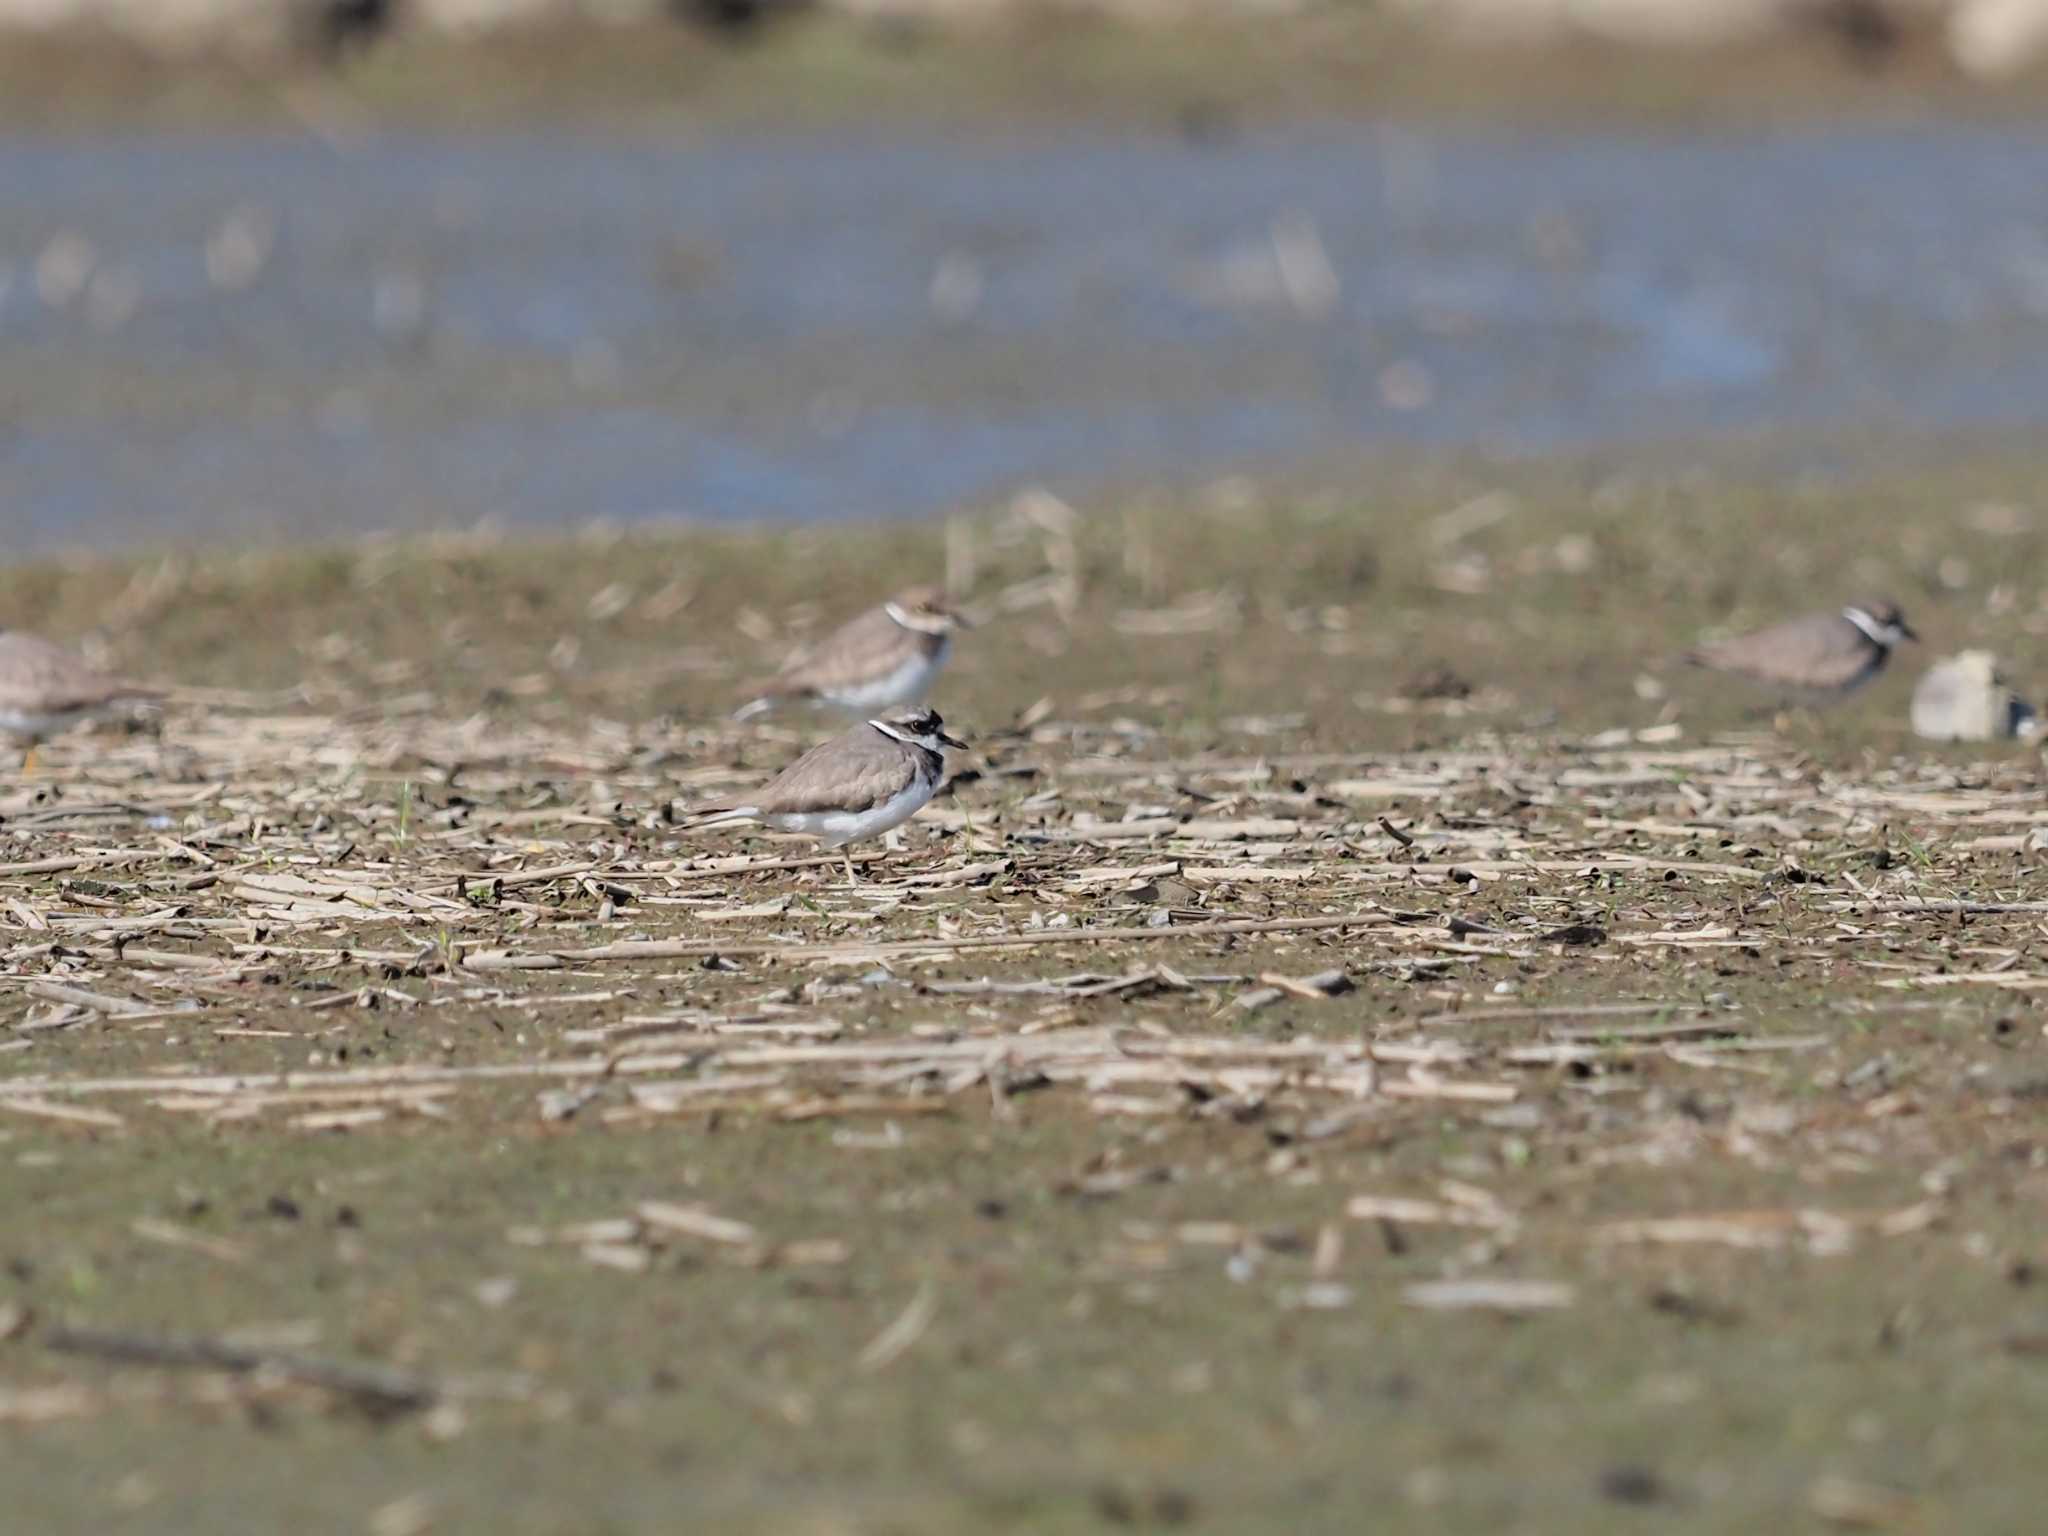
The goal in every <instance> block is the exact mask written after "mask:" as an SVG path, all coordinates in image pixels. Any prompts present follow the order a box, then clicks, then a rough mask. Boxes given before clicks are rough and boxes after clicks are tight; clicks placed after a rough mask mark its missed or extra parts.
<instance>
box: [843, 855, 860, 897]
mask: <svg viewBox="0 0 2048 1536" xmlns="http://www.w3.org/2000/svg"><path fill="white" fill-rule="evenodd" d="M839 857H840V858H842V859H844V860H845V861H846V888H847V889H848V890H849V891H852V890H858V889H859V888H860V882H859V881H858V880H856V879H855V878H854V873H853V855H852V854H850V853H848V852H846V851H845V850H844V849H841V850H840V853H839Z"/></svg>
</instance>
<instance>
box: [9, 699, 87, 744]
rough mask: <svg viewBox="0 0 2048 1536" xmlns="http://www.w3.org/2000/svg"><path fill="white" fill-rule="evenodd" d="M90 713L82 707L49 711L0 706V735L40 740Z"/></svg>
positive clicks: (66, 727) (76, 722) (26, 739)
mask: <svg viewBox="0 0 2048 1536" xmlns="http://www.w3.org/2000/svg"><path fill="white" fill-rule="evenodd" d="M90 713H91V711H90V710H84V709H67V710H59V711H55V712H50V711H43V710H31V709H7V708H4V707H0V736H18V737H20V738H21V739H22V740H24V741H40V740H42V739H43V738H44V737H45V736H54V735H55V734H56V733H57V732H59V731H61V730H66V729H68V728H69V727H71V726H74V725H76V724H78V722H79V721H81V720H83V719H85V718H86V716H87V715H89V714H90Z"/></svg>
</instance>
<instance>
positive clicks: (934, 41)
mask: <svg viewBox="0 0 2048 1536" xmlns="http://www.w3.org/2000/svg"><path fill="white" fill-rule="evenodd" d="M194 3H195V6H196V9H194V8H192V7H179V6H173V7H167V8H165V9H166V12H167V14H168V13H176V14H190V15H198V14H200V13H201V12H203V11H204V10H205V9H206V4H207V0H194ZM1610 3H1619V0H1610ZM2044 3H2048V0H2044ZM0 4H4V0H0ZM36 7H37V8H38V9H39V10H40V11H42V12H45V13H48V14H52V15H55V14H58V13H59V12H60V11H61V8H62V5H61V0H36ZM117 9H118V8H117ZM358 9H359V10H361V11H362V12H363V13H364V14H366V15H368V14H381V13H382V11H383V9H384V8H383V7H381V6H379V5H376V4H368V3H365V4H361V5H359V6H356V7H350V8H348V10H349V12H350V13H353V11H355V10H358ZM1451 9H1452V10H1458V9H1460V8H1458V7H1452V8H1451ZM1480 9H1484V7H1481V8H1480ZM1538 9H1540V7H1538ZM1595 9H1596V10H1598V9H1599V7H1595ZM1815 9H1816V8H1815V7H1806V8H1805V10H1806V11H1813V10H1815ZM1826 9H1827V10H1828V12H1829V16H1833V15H1834V13H1835V12H1836V11H1840V12H1841V14H1842V15H1843V16H1844V17H1848V18H1851V19H1849V20H1832V19H1827V18H1824V17H1823V18H1814V17H1809V19H1808V21H1807V22H1805V23H1803V24H1801V25H1797V26H1786V27H1774V28H1766V29H1756V30H1749V31H1734V32H1731V33H1728V34H1727V35H1724V36H1715V37H1710V38H1707V39H1705V40H1701V41H1697V42H1695V43H1691V44H1688V45H1686V46H1656V45H1644V44H1642V43H1640V42H1639V41H1637V40H1636V39H1635V38H1634V37H1633V36H1632V35H1631V34H1630V33H1628V32H1627V31H1626V30H1621V31H1616V30H1613V29H1600V28H1590V27H1586V26H1571V27H1563V26H1560V27H1555V28H1548V29H1536V30H1528V29H1523V30H1517V29H1514V28H1507V29H1496V30H1487V29H1484V28H1482V29H1479V30H1477V31H1474V30H1472V29H1470V28H1462V27H1458V26H1448V25H1442V24H1424V23H1422V22H1420V21H1418V20H1417V19H1415V16H1414V15H1413V14H1411V13H1410V12H1409V11H1408V10H1407V9H1406V8H1401V7H1397V8H1395V9H1393V10H1389V9H1384V8H1381V9H1371V10H1359V9H1357V8H1353V7H1345V8H1341V9H1306V10H1294V9H1291V8H1287V9H1283V10H1282V11H1280V12H1278V13H1273V12H1270V11H1268V10H1265V9H1262V8H1252V7H1245V8H1228V7H1218V8H1210V7H1203V8H1199V9H1197V10H1195V11H1193V12H1191V13H1190V14H1189V15H1188V17H1187V19H1185V20H1175V21H1173V22H1172V23H1171V24H1167V23H1164V22H1161V21H1158V20H1157V19H1145V20H1141V19H1133V17H1132V16H1131V15H1128V14H1120V15H1115V16H1100V15H1093V14H1088V13H1084V12H1078V11H1062V12H1058V13H1054V12H1050V11H1047V10H1044V9H1040V8H1037V7H1029V6H1020V7H1009V6H1003V7H1000V8H994V9H989V10H986V11H984V10H979V9H977V10H974V11H973V12H971V13H969V14H968V15H966V17H965V18H964V19H961V18H958V17H955V16H952V15H946V16H944V17H943V18H938V17H937V16H936V13H921V12H914V11H890V12H885V13H881V14H874V15H852V14H847V13H845V12H836V11H835V12H814V11H805V12H802V13H792V14H788V15H784V14H782V13H781V12H780V11H775V10H767V11H764V10H761V9H759V8H757V7H754V6H753V5H752V4H751V0H748V3H745V4H741V5H739V8H738V9H736V10H734V11H732V12H731V13H730V15H731V17H732V18H734V19H729V20H726V21H719V20H716V19H715V18H716V17H718V16H721V15H724V14H725V13H721V12H718V11H716V10H715V9H712V8H710V6H709V0H707V5H706V8H705V9H703V10H699V11H695V12H692V13H691V15H692V16H693V17H694V18H695V19H689V18H684V19H677V18H676V17H673V16H671V17H665V18H663V19H659V20H645V19H642V20H638V21H633V22H630V23H623V24H608V25H597V24H587V23H586V24H572V23H567V22H562V21H559V20H553V21H551V20H549V19H548V12H547V11H546V10H545V9H543V10H540V11H536V12H534V13H533V14H532V15H530V16H529V18H528V20H527V21H526V23H525V24H522V25H518V26H510V25H508V26H503V27H488V28H479V29H476V30H471V31H461V30H450V29H446V28H432V27H425V26H421V25H405V26H400V25H397V24H396V23H393V24H391V25H389V26H381V25H380V26H376V27H372V26H370V25H369V24H367V23H365V24H363V25H362V26H361V27H360V28H359V29H353V30H352V29H350V28H348V27H341V28H339V29H336V28H333V27H328V26H326V25H325V24H322V25H320V26H312V25H311V24H309V23H308V22H307V21H306V19H305V18H306V14H307V13H306V12H305V10H304V8H300V9H298V10H295V11H294V10H292V9H291V8H289V7H285V8H280V7H277V6H268V7H266V11H267V13H270V14H272V16H273V19H276V18H280V17H287V13H288V12H289V17H295V18H296V20H294V21H293V24H292V26H291V27H290V29H288V31H287V32H286V33H285V34H283V37H282V40H281V39H280V36H279V35H278V34H277V32H276V30H275V29H274V28H270V27H265V26H259V25H256V24H255V23H253V22H252V23H251V26H250V29H249V30H248V31H247V32H246V33H237V32H234V31H232V30H229V31H222V32H209V31H205V30H195V31H194V32H193V33H191V35H190V36H189V37H181V36H176V35H173V34H168V33H156V34H144V35H138V34H136V33H134V32H131V31H127V30H123V29H122V28H120V27H116V26H111V25H108V24H106V23H105V21H104V20H102V21H101V22H100V23H98V24H92V25H86V24H80V25H75V26H67V25H53V26H48V27H43V28H34V29H26V28H10V27H9V26H8V25H7V21H6V15H5V12H4V10H0V39H4V46H0V123H4V124H6V125H7V126H9V127H12V128H16V129H32V130H39V131H80V130H86V131H92V130H105V129H109V128H118V127H122V126H147V127H153V128H155V127H162V128H180V127H183V128H191V129H201V130H203V129H208V128H221V127H238V128H248V127H258V126H271V127H277V128H283V129H288V130H289V129H294V128H296V129H300V130H305V131H310V132H312V133H314V134H315V135H317V136H319V137H322V138H327V139H333V140H335V141H337V142H346V141H348V140H350V139H352V138H357V137H363V136H369V135H372V134H374V133H376V132H378V131H381V130H384V129H387V128H417V129H430V130H437V131H462V130H481V131H489V130H502V129H506V128H514V127H542V126H547V125H550V124H562V123H570V124H577V125H587V126H589V127H592V128H597V129H607V130H629V131H630V130H643V131H654V132H663V131H673V130H678V129H683V130H687V129H691V128H697V127H710V128H801V127H805V126H813V125H832V124H845V123H853V122H859V123H864V124H877V125H882V126H887V125H891V124H898V125H905V126H910V127H916V126H920V125H927V124H933V123H941V124H945V125H947V126H968V127H971V126H974V125H989V126H995V127H1010V126H1016V125H1018V124H1020V123H1022V124H1027V125H1102V126H1115V125H1120V124H1129V125H1138V126H1152V127H1166V128H1169V129H1172V130H1175V131H1181V132H1185V133H1188V134H1191V135H1197V136H1199V135H1205V134H1216V133H1227V132H1229V131H1231V130H1232V129H1233V128H1235V127H1238V126H1248V127H1249V126H1257V125H1260V124H1266V123H1275V122H1282V123H1284V122H1300V121H1305V120H1307V121H1312V120H1318V119H1345V118H1351V119H1355V118H1361V117H1367V118H1374V119H1392V120H1408V121H1419V122H1431V123H1450V124H1455V123H1475V124H1481V125H1484V124H1489V123H1495V122H1517V121H1526V120H1535V121H1544V122H1558V123H1567V124H1580V125H1583V124H1602V125H1611V126H1615V127H1631V126H1633V127H1641V128H1644V129H1676V128H1683V127H1689V126H1697V125H1742V126H1757V125H1766V124H1784V125H1800V124H1810V123H1815V122H1823V121H1828V120H1852V121H1869V120H1877V121H1887V122H1891V121H1901V120H1933V119H1959V120H1971V119H1987V118H1988V119H2006V118H2012V117H2030V116H2035V115H2038V114H2039V112H2040V111H2041V108H2042V107H2043V106H2044V104H2048V61H2044V60H2043V59H2041V58H2039V57H2034V56H2032V55H2028V56H2027V57H2024V58H2020V59H2017V60H2016V61H2015V62H2014V63H2013V64H2012V65H2011V66H2009V67H2002V68H2001V69H2000V70H1998V71H1996V72H1993V73H1991V74H1988V75H1987V74H1984V73H1975V74H1973V73H1971V72H1970V71H1968V70H1966V69H1965V68H1964V67H1963V66H1962V65H1960V64H1959V63H1958V61H1957V58H1956V56H1955V52H1954V49H1953V47H1952V46H1951V45H1950V39H1949V36H1948V33H1947V32H1946V31H1945V30H1944V29H1943V28H1942V27H1941V26H1940V25H1936V24H1935V22H1936V21H1938V20H1939V18H1931V17H1930V16H1929V15H1928V14H1927V13H1926V8H1925V7H1923V6H1919V5H1909V6H1908V7H1907V11H1908V12H1909V13H1910V16H1911V17H1917V20H1916V21H1914V24H1911V25H1897V26H1894V25H1892V24H1891V23H1889V22H1886V23H1884V24H1882V25H1880V26H1877V27H1876V28H1875V29H1872V28H1871V27H1868V26H1865V25H1862V24H1860V23H1857V22H1855V21H1854V20H1853V18H1854V17H1855V16H1857V15H1861V14H1863V9H1861V8H1859V7H1857V6H1854V5H1849V6H1830V7H1827V8H1826ZM105 14H111V13H105ZM401 14H402V13H401ZM1802 14H1803V13H1802ZM707 18H713V19H707ZM287 19H289V18H287Z"/></svg>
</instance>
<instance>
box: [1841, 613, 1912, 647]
mask: <svg viewBox="0 0 2048 1536" xmlns="http://www.w3.org/2000/svg"><path fill="white" fill-rule="evenodd" d="M1842 617H1843V618H1845V619H1847V620H1848V621H1849V622H1850V623H1851V624H1854V625H1855V626H1856V627H1857V628H1858V629H1860V630H1862V631H1863V633H1864V634H1865V635H1867V636H1869V638H1870V642H1871V644H1873V645H1881V646H1883V647H1884V648H1885V649H1886V650H1890V649H1892V647H1893V646H1895V645H1897V644H1898V643H1899V642H1900V641H1901V640H1903V639H1905V638H1906V632H1905V630H1904V629H1902V628H1901V627H1900V626H1899V625H1898V624H1897V623H1896V622H1894V623H1891V624H1880V623H1878V622H1877V620H1876V619H1874V618H1872V617H1871V616H1870V615H1869V614H1867V613H1865V612H1864V611H1863V610H1862V609H1861V608H1853V607H1851V608H1844V609H1843V610H1842Z"/></svg>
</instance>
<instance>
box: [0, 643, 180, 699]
mask: <svg viewBox="0 0 2048 1536" xmlns="http://www.w3.org/2000/svg"><path fill="white" fill-rule="evenodd" d="M161 697H163V692H162V690H161V689H157V688H151V687H148V686H146V685H144V684H142V683H132V682H130V681H128V680H127V679H126V678H123V677H116V676H114V675H113V674H112V673H110V672H102V671H101V670H100V669H99V668H98V667H95V666H94V665H92V663H91V662H89V661H87V660H86V659H85V658H84V657H83V656H80V655H79V654H78V653H77V652H75V651H67V650H65V649H64V648H63V647H62V646H59V645H52V644H51V643H50V642H49V641H47V640H44V639H41V638H40V637H38V636H36V635H25V634H21V633H19V632H18V631H9V632H7V633H4V634H0V706H4V707H6V708H8V709H14V710H20V711H22V712H24V713H28V714H61V713H63V712H65V711H68V710H75V709H99V708H102V707H104V706H105V705H108V704H116V703H119V702H121V701H122V700H124V699H138V700H139V699H155V698H161Z"/></svg>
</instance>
